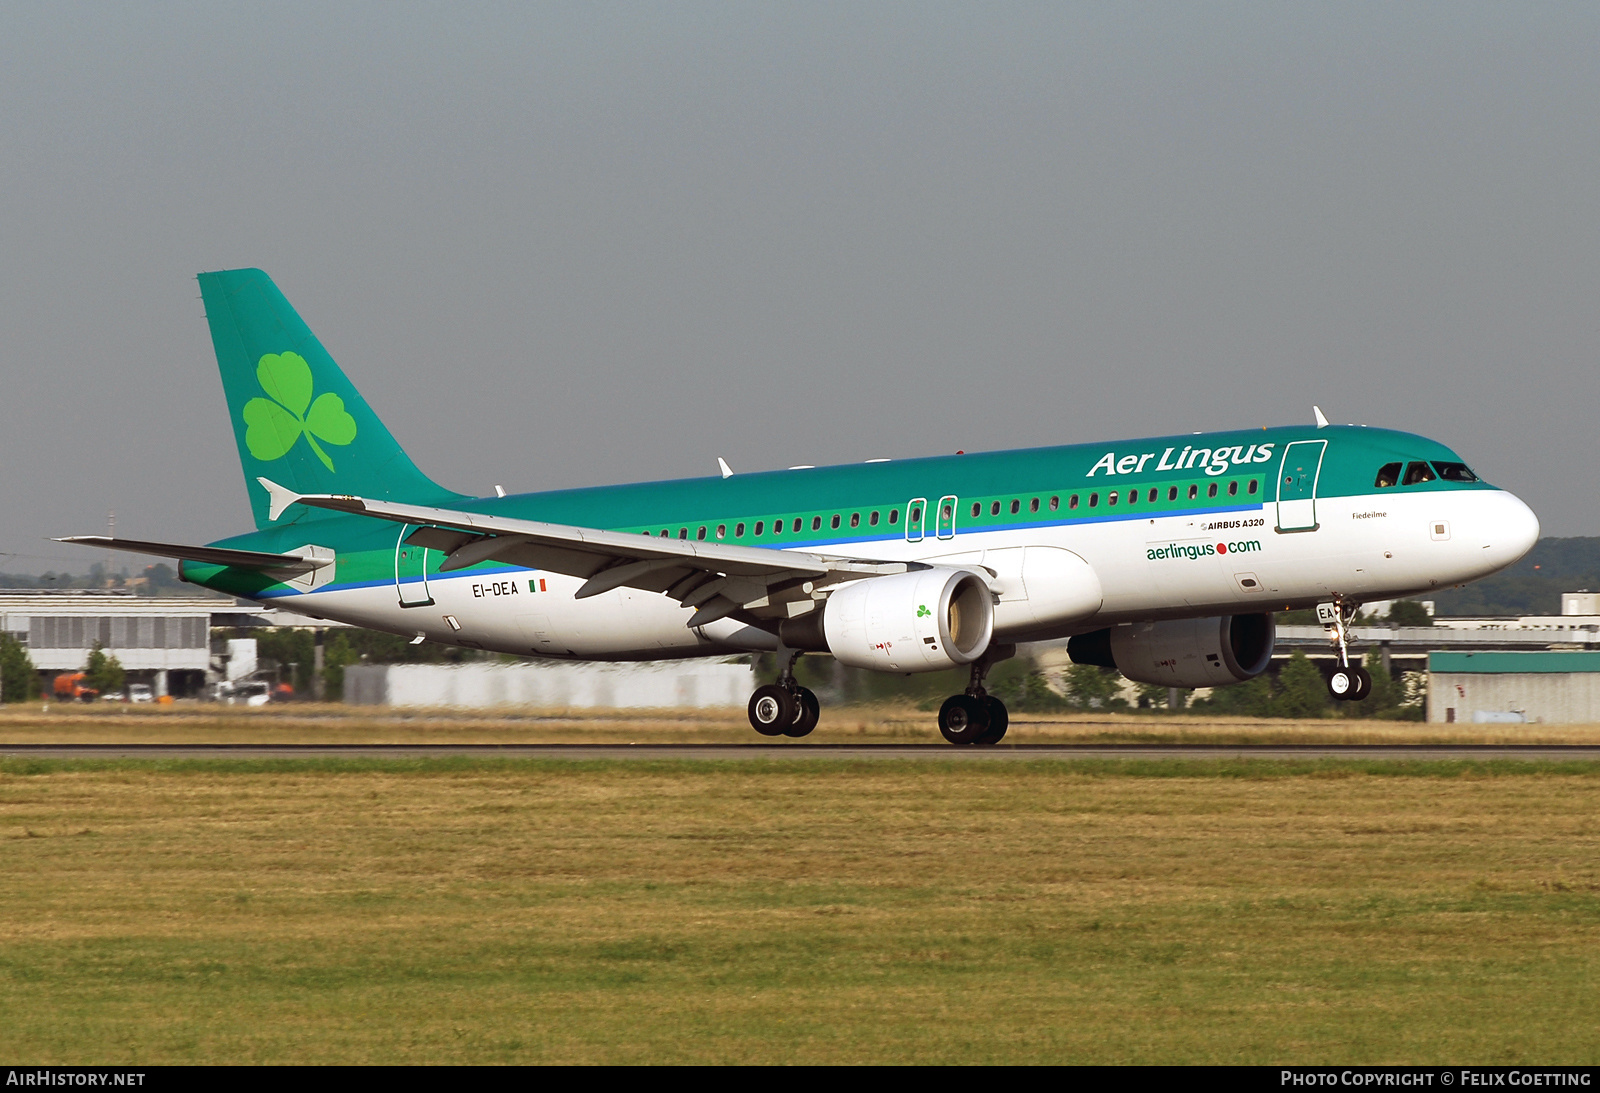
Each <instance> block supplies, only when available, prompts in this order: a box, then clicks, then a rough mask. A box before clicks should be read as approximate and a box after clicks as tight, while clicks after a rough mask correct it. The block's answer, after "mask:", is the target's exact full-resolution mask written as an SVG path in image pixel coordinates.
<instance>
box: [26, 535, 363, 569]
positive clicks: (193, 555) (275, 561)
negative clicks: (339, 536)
mask: <svg viewBox="0 0 1600 1093" xmlns="http://www.w3.org/2000/svg"><path fill="white" fill-rule="evenodd" d="M56 542H58V543H76V544H78V545H79V546H88V547H98V548H100V549H102V550H128V551H132V552H133V553H135V554H153V555H155V556H156V557H158V558H179V559H182V560H183V561H186V562H201V563H203V564H205V565H225V566H232V567H234V568H235V569H268V570H272V571H273V572H274V573H280V572H281V573H310V572H313V571H314V570H318V569H321V568H322V567H323V566H327V565H332V564H333V559H332V558H331V557H330V558H302V557H301V556H300V555H298V554H267V553H264V552H262V551H259V550H229V549H227V548H226V547H206V546H183V545H181V544H178V543H150V542H146V541H145V540H143V539H110V538H107V537H106V536H104V535H67V536H64V537H63V538H60V539H57V540H56Z"/></svg>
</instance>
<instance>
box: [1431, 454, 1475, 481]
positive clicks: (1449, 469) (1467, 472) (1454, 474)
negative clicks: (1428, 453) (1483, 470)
mask: <svg viewBox="0 0 1600 1093" xmlns="http://www.w3.org/2000/svg"><path fill="white" fill-rule="evenodd" d="M1433 469H1434V470H1436V471H1438V472H1439V477H1440V478H1442V479H1444V480H1445V481H1446V482H1476V481H1477V480H1478V476H1477V475H1475V474H1473V473H1472V470H1471V469H1470V468H1469V467H1468V466H1467V465H1466V464H1465V463H1440V462H1439V461H1438V460H1437V459H1436V460H1434V461H1433Z"/></svg>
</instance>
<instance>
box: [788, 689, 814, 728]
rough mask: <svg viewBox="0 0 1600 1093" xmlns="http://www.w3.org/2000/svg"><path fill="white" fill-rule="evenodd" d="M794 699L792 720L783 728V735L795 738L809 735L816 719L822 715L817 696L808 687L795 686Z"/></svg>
mask: <svg viewBox="0 0 1600 1093" xmlns="http://www.w3.org/2000/svg"><path fill="white" fill-rule="evenodd" d="M794 700H795V714H794V720H793V721H792V722H790V723H789V727H788V728H786V729H784V730H783V735H785V736H793V737H796V738H798V737H801V736H809V735H810V734H811V730H812V729H814V728H816V727H817V720H818V719H819V718H820V717H821V716H822V703H820V702H818V701H817V696H816V694H815V693H814V692H813V691H812V690H811V688H810V687H797V688H796V689H795V693H794Z"/></svg>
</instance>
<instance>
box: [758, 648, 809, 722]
mask: <svg viewBox="0 0 1600 1093" xmlns="http://www.w3.org/2000/svg"><path fill="white" fill-rule="evenodd" d="M780 655H781V654H780ZM799 659H800V652H799V651H798V650H795V651H792V652H790V653H789V659H788V661H786V662H785V663H784V666H783V674H782V675H781V676H779V677H778V682H776V683H768V684H765V685H763V686H760V687H757V688H756V693H755V694H753V695H751V696H750V706H749V712H750V725H751V727H752V728H754V729H755V730H756V732H758V733H760V734H761V735H762V736H793V737H797V738H798V737H801V736H806V735H808V734H809V733H810V732H811V730H812V729H814V728H816V727H817V720H818V718H820V717H821V716H822V704H821V703H819V702H818V701H817V696H816V694H815V693H814V692H813V691H812V690H811V688H809V687H802V686H800V684H798V683H796V682H795V678H794V665H795V661H797V660H799Z"/></svg>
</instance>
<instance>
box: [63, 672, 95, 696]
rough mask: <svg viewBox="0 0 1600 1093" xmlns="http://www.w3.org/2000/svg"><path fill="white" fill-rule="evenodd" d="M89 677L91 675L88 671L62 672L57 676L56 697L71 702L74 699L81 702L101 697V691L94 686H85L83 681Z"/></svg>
mask: <svg viewBox="0 0 1600 1093" xmlns="http://www.w3.org/2000/svg"><path fill="white" fill-rule="evenodd" d="M88 678H89V675H88V673H87V672H63V673H61V674H60V675H58V676H56V683H55V692H56V697H57V698H59V699H61V700H63V701H67V702H70V701H72V700H74V699H76V700H77V701H79V702H93V701H94V700H95V699H96V698H99V697H100V692H99V691H97V690H95V689H94V688H93V687H86V686H84V682H83V681H84V680H85V679H88Z"/></svg>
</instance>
